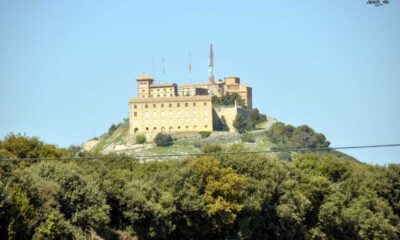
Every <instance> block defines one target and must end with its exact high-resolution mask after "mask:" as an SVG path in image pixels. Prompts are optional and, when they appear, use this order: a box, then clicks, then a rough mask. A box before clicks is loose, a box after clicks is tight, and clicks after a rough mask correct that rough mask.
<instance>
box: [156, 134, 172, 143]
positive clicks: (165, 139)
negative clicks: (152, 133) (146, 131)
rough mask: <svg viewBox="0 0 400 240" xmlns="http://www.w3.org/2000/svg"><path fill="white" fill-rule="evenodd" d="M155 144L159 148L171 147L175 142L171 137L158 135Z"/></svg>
mask: <svg viewBox="0 0 400 240" xmlns="http://www.w3.org/2000/svg"><path fill="white" fill-rule="evenodd" d="M154 143H156V145H157V146H169V145H172V144H174V141H173V140H172V137H171V135H169V134H164V133H158V134H157V135H156V137H155V138H154Z"/></svg>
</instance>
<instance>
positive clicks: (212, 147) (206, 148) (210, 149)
mask: <svg viewBox="0 0 400 240" xmlns="http://www.w3.org/2000/svg"><path fill="white" fill-rule="evenodd" d="M201 151H202V152H203V153H216V152H221V151H222V147H221V145H218V144H212V143H206V144H204V145H203V147H202V148H201Z"/></svg>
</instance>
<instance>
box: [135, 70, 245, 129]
mask: <svg viewBox="0 0 400 240" xmlns="http://www.w3.org/2000/svg"><path fill="white" fill-rule="evenodd" d="M251 90H252V89H251V88H250V87H246V86H243V85H241V84H240V79H239V78H238V77H226V78H225V79H224V80H219V81H217V82H216V83H214V81H213V80H212V81H209V82H206V83H195V84H185V85H182V86H178V85H177V84H175V83H167V84H154V79H153V78H151V77H150V76H147V75H145V74H141V75H139V76H138V77H137V97H135V98H131V99H130V100H129V133H130V134H135V133H157V132H182V131H213V130H214V127H215V126H214V125H215V123H216V122H217V121H216V119H215V118H218V116H219V115H218V114H216V113H215V110H214V109H213V107H212V102H211V98H212V96H213V95H216V96H219V97H220V96H223V95H224V94H226V93H238V94H239V95H240V96H241V98H242V99H243V100H244V102H245V104H246V105H247V107H248V108H250V109H251V107H252V91H251ZM235 109H237V106H235ZM234 112H235V113H237V112H238V111H234ZM230 124H231V123H230Z"/></svg>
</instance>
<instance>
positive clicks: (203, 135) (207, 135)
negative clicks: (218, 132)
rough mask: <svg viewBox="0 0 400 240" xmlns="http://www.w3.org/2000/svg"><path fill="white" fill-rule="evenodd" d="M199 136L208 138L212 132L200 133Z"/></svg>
mask: <svg viewBox="0 0 400 240" xmlns="http://www.w3.org/2000/svg"><path fill="white" fill-rule="evenodd" d="M199 134H200V136H201V138H206V137H209V136H210V135H211V132H208V131H200V132H199Z"/></svg>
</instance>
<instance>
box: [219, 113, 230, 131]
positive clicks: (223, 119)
mask: <svg viewBox="0 0 400 240" xmlns="http://www.w3.org/2000/svg"><path fill="white" fill-rule="evenodd" d="M221 125H222V131H225V132H227V131H229V126H228V124H227V123H226V119H225V117H224V115H222V116H221Z"/></svg>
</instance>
